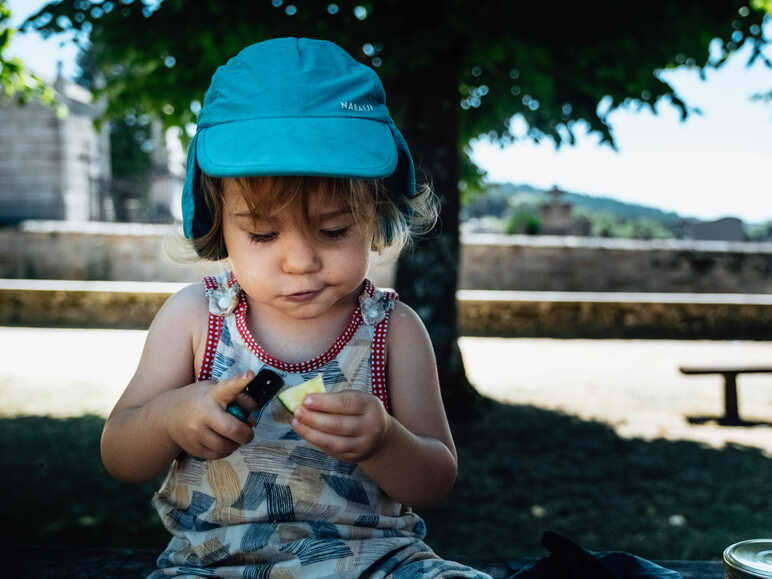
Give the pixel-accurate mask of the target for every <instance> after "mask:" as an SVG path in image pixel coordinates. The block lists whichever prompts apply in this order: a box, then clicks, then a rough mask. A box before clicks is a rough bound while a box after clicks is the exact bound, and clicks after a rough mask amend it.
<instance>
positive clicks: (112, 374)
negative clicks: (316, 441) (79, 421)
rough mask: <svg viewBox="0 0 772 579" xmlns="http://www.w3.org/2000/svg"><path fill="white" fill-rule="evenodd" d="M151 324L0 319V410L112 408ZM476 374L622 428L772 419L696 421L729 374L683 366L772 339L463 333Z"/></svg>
mask: <svg viewBox="0 0 772 579" xmlns="http://www.w3.org/2000/svg"><path fill="white" fill-rule="evenodd" d="M144 339H145V332H144V331H134V330H78V329H47V328H11V327H0V352H2V354H0V384H2V387H0V415H5V416H8V415H14V414H48V415H53V416H72V415H79V414H82V413H84V412H91V413H97V414H100V415H106V414H107V413H108V412H109V411H110V408H112V405H113V404H114V403H115V401H116V400H117V399H118V397H119V396H120V393H121V391H122V390H123V388H124V386H125V384H126V383H127V381H128V380H129V379H130V378H131V375H132V373H133V372H134V368H135V366H136V362H137V360H138V359H139V355H140V353H141V350H142V345H143V343H144ZM460 346H461V351H462V353H463V356H464V361H465V363H466V367H467V373H468V375H469V377H470V379H471V380H472V382H473V383H474V384H475V385H476V386H477V387H478V389H479V390H480V391H481V392H483V393H484V394H486V395H489V396H491V397H494V398H496V399H499V400H502V401H507V402H513V403H518V404H535V405H538V406H541V407H544V408H551V409H556V410H561V411H564V412H568V413H572V414H576V415H578V416H581V417H583V418H588V419H590V418H594V419H598V420H603V421H606V422H608V423H609V424H611V425H612V426H613V427H614V428H615V429H616V431H617V432H618V433H619V434H621V435H623V436H640V437H646V438H653V437H659V436H664V437H668V438H673V439H690V440H701V441H704V442H705V443H707V444H711V445H714V446H721V445H723V444H725V443H726V442H735V443H738V444H744V445H750V446H756V447H759V448H763V449H765V451H766V452H767V453H768V454H769V455H770V456H772V426H756V427H743V428H737V427H734V428H728V427H720V426H716V425H715V424H712V423H707V424H703V425H693V424H689V423H688V422H687V421H686V420H685V416H706V415H708V416H716V415H718V414H720V413H721V412H722V409H723V403H722V398H721V397H722V388H721V378H720V377H718V376H683V375H681V374H679V372H678V365H680V364H691V365H702V364H705V363H711V364H713V363H726V364H742V365H745V364H750V365H769V364H770V362H772V342H746V341H720V342H719V341H670V340H550V339H522V338H518V339H496V338H462V339H461V340H460ZM738 384H739V398H740V413H741V416H742V417H743V418H745V419H752V418H755V419H758V420H763V421H766V422H769V423H772V376H769V375H757V376H750V375H749V376H741V377H740V378H739V381H738Z"/></svg>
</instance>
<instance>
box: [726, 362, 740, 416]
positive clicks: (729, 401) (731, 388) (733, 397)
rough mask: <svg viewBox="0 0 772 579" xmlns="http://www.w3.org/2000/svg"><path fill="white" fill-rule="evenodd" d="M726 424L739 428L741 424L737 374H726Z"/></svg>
mask: <svg viewBox="0 0 772 579" xmlns="http://www.w3.org/2000/svg"><path fill="white" fill-rule="evenodd" d="M724 409H725V414H724V424H730V425H734V426H737V425H739V424H740V423H741V421H740V414H739V412H738V411H737V373H736V372H724Z"/></svg>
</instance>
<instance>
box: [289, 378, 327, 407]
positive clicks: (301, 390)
mask: <svg viewBox="0 0 772 579" xmlns="http://www.w3.org/2000/svg"><path fill="white" fill-rule="evenodd" d="M314 392H325V388H324V380H322V375H321V374H317V375H316V376H314V377H313V378H311V379H310V380H306V381H305V382H303V383H302V384H298V385H297V386H293V387H292V388H287V389H286V390H283V391H281V392H279V400H280V401H281V403H282V404H284V408H286V409H287V410H289V411H290V412H291V413H293V414H294V413H295V410H297V409H298V408H299V407H300V405H301V404H303V398H305V397H306V394H313V393H314Z"/></svg>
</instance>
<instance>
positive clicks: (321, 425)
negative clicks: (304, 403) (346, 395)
mask: <svg viewBox="0 0 772 579" xmlns="http://www.w3.org/2000/svg"><path fill="white" fill-rule="evenodd" d="M295 419H296V420H297V421H299V422H300V423H302V424H304V425H306V426H308V427H310V428H313V429H315V430H321V431H322V432H326V433H329V434H337V435H339V436H358V435H359V434H360V433H361V430H362V428H361V420H360V419H359V415H351V414H329V413H326V412H314V411H313V410H309V409H308V408H303V407H301V408H298V409H297V411H296V412H295Z"/></svg>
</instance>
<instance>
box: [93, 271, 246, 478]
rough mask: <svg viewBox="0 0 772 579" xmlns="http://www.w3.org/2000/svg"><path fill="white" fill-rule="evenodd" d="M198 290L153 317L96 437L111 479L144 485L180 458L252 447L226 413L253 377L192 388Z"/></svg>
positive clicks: (202, 317)
mask: <svg viewBox="0 0 772 579" xmlns="http://www.w3.org/2000/svg"><path fill="white" fill-rule="evenodd" d="M207 319H208V315H207V303H206V299H205V297H204V294H203V289H202V288H201V285H193V286H188V287H187V288H185V289H183V290H182V291H180V292H179V293H177V294H175V295H174V296H172V297H171V298H170V299H169V300H168V301H167V302H166V303H165V304H164V306H163V307H162V308H161V310H160V311H159V312H158V314H157V315H156V318H155V319H154V320H153V323H152V324H151V326H150V330H149V331H148V336H147V341H146V342H145V348H144V350H143V352H142V357H141V359H140V361H139V366H138V367H137V371H136V373H135V374H134V377H133V378H132V379H131V381H130V382H129V385H128V386H127V387H126V390H125V391H124V393H123V395H122V396H121V398H120V399H119V400H118V402H117V403H116V405H115V407H114V408H113V410H112V412H111V413H110V416H109V417H108V419H107V422H106V423H105V426H104V430H103V432H102V445H101V450H102V461H103V463H104V465H105V468H107V470H108V471H109V472H110V474H112V475H113V476H114V477H115V478H118V479H120V480H123V481H126V482H143V481H146V480H150V479H152V478H154V477H155V476H157V475H158V474H160V473H162V472H163V471H164V470H165V469H167V468H168V467H169V465H170V464H171V462H172V461H173V460H174V459H175V458H176V457H177V456H178V455H179V454H180V452H182V451H183V450H184V451H186V452H188V453H190V454H192V455H193V456H198V457H202V458H221V457H223V456H227V455H228V454H230V453H232V452H233V451H234V450H235V449H236V448H238V446H240V445H241V444H244V443H246V442H249V441H250V440H251V439H252V428H251V427H250V426H249V425H247V424H244V423H243V422H241V421H239V420H238V419H236V418H235V417H233V416H231V415H230V414H228V413H227V412H225V411H224V408H225V407H226V406H227V404H228V402H230V401H232V400H233V399H234V398H236V397H237V395H238V393H239V392H241V390H243V389H244V387H245V386H246V383H247V382H248V381H249V379H250V378H251V377H252V373H249V375H242V376H239V377H236V378H232V379H230V380H225V381H223V382H220V383H218V384H212V383H211V382H199V383H195V376H194V357H195V352H196V351H197V350H199V349H200V348H202V347H204V346H205V341H206V322H207Z"/></svg>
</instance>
